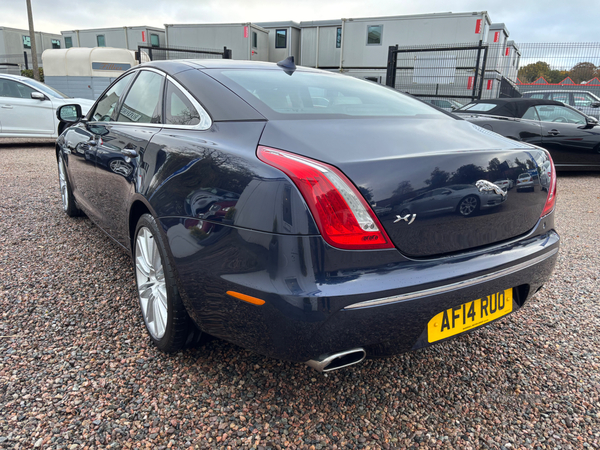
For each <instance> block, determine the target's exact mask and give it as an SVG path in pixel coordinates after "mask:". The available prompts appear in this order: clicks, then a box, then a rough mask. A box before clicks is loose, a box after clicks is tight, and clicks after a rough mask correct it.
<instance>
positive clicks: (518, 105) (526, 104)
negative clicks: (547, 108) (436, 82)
mask: <svg viewBox="0 0 600 450" xmlns="http://www.w3.org/2000/svg"><path fill="white" fill-rule="evenodd" d="M474 103H475V104H477V103H487V104H493V105H496V106H495V107H494V108H492V109H490V110H488V111H469V110H468V109H467V110H462V111H461V110H458V111H455V112H462V113H466V114H468V113H472V114H485V115H491V116H504V117H523V114H525V112H526V111H527V110H528V109H529V108H530V107H532V106H538V105H556V106H564V103H562V102H557V101H555V100H546V99H542V98H495V99H489V100H475V101H474V102H471V103H469V105H472V104H474ZM467 106H468V105H467Z"/></svg>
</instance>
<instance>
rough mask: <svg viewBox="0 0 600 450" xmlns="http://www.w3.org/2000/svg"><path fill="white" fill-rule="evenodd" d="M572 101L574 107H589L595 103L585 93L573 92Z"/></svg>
mask: <svg viewBox="0 0 600 450" xmlns="http://www.w3.org/2000/svg"><path fill="white" fill-rule="evenodd" d="M573 101H574V102H575V106H591V105H592V103H594V102H596V100H594V98H593V97H592V96H591V95H589V94H586V93H585V92H573Z"/></svg>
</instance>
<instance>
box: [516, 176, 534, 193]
mask: <svg viewBox="0 0 600 450" xmlns="http://www.w3.org/2000/svg"><path fill="white" fill-rule="evenodd" d="M534 186H535V185H534V183H533V176H532V175H531V174H530V173H527V172H524V173H522V174H521V175H519V178H517V192H521V191H522V190H524V189H528V190H531V191H533V189H534Z"/></svg>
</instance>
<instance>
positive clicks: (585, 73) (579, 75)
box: [569, 62, 599, 84]
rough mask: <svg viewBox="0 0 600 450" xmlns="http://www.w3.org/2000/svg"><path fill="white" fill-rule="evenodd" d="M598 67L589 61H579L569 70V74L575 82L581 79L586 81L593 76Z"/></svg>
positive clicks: (579, 81) (577, 82)
mask: <svg viewBox="0 0 600 450" xmlns="http://www.w3.org/2000/svg"><path fill="white" fill-rule="evenodd" d="M598 69H599V68H598V67H596V66H595V65H594V64H593V63H591V62H580V63H578V64H575V65H574V66H573V68H572V69H571V70H570V71H569V76H570V77H571V79H572V80H573V81H574V82H575V83H576V84H579V83H581V82H582V81H588V80H591V79H592V78H594V77H595V76H596V73H597V70H598Z"/></svg>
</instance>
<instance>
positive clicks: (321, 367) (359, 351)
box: [306, 348, 367, 372]
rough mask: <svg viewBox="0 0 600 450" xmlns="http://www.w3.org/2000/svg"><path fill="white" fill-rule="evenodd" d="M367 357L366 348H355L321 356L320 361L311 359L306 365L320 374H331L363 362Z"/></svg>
mask: <svg viewBox="0 0 600 450" xmlns="http://www.w3.org/2000/svg"><path fill="white" fill-rule="evenodd" d="M366 356H367V352H366V351H365V349H364V348H353V349H352V350H346V351H344V352H339V353H332V354H325V355H321V356H320V357H319V359H310V360H308V361H306V365H308V366H310V367H312V368H313V369H315V370H317V371H319V372H331V371H333V370H338V369H343V368H344V367H349V366H353V365H354V364H358V363H360V362H363V361H364V359H365V358H366Z"/></svg>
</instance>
